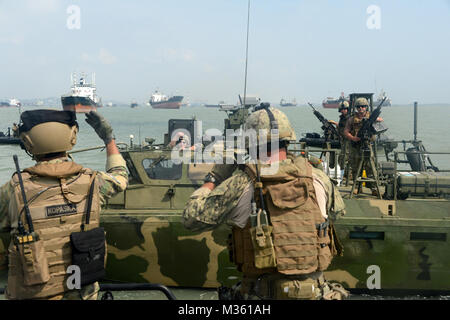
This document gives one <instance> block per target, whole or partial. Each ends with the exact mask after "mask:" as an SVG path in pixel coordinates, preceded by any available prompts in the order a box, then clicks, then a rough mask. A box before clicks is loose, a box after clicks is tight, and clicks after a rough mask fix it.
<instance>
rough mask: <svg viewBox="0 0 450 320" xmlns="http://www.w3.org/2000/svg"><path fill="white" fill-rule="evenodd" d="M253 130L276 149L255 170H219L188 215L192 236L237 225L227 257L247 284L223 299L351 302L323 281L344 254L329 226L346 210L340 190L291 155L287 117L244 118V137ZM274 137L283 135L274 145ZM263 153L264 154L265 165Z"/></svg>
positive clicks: (270, 111)
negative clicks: (334, 259)
mask: <svg viewBox="0 0 450 320" xmlns="http://www.w3.org/2000/svg"><path fill="white" fill-rule="evenodd" d="M271 129H275V130H277V131H271ZM250 130H254V131H257V132H259V133H258V134H259V138H261V136H263V135H264V134H266V133H267V139H266V141H268V142H270V144H271V145H270V146H266V147H267V149H264V148H261V147H262V146H260V148H259V152H258V160H257V161H256V163H254V164H245V165H227V164H215V165H214V167H213V169H212V170H211V172H210V173H209V174H208V175H207V176H206V178H205V183H204V184H203V186H202V187H201V188H199V189H197V190H196V191H195V192H194V193H193V194H192V195H191V197H190V199H189V201H188V202H187V204H186V206H185V208H184V212H183V222H184V225H185V227H186V228H188V229H191V230H196V231H197V230H198V231H203V230H209V229H213V228H215V227H216V226H218V225H219V224H220V223H222V222H226V223H228V224H230V225H231V226H232V237H231V240H230V243H229V250H230V257H231V258H232V261H233V262H234V263H235V264H236V265H237V267H238V270H239V271H241V272H242V273H243V279H242V282H241V283H240V284H239V285H238V286H235V287H234V288H233V289H231V290H219V293H220V295H221V298H230V299H258V298H260V299H341V298H343V297H345V296H347V295H348V293H347V291H346V290H345V289H343V288H342V286H340V285H338V284H330V283H328V282H327V281H325V279H324V277H323V271H324V270H326V269H327V267H328V265H329V264H330V262H331V260H332V257H333V255H336V254H337V250H339V249H340V248H337V247H338V246H337V245H336V241H337V238H336V237H335V233H334V229H333V226H332V224H331V222H330V220H331V218H332V217H335V216H336V214H343V213H344V212H345V210H344V203H343V200H342V198H341V196H340V194H339V191H338V190H337V188H336V187H335V186H334V184H333V183H332V182H331V180H330V179H329V178H328V176H327V175H326V174H325V173H324V172H323V171H322V170H319V169H316V168H314V167H313V166H312V165H311V164H310V163H309V162H308V159H307V158H305V157H295V156H294V155H292V154H290V153H288V152H287V146H288V144H289V141H291V140H296V137H295V132H294V130H293V129H292V127H291V124H290V123H289V120H288V118H287V116H286V115H285V114H284V113H283V112H281V111H280V110H278V109H275V108H271V107H269V106H268V104H264V106H263V108H262V109H259V110H257V111H254V112H253V113H252V114H251V115H250V116H249V117H248V118H247V120H246V122H245V124H244V132H247V131H250ZM269 132H270V133H269ZM272 132H278V136H277V137H276V138H277V139H276V140H275V139H274V137H273V136H271V135H272ZM259 141H261V139H259ZM273 144H275V146H274V145H273ZM251 145H252V142H249V144H248V145H247V146H251ZM253 145H257V142H256V141H255V142H254V143H253ZM262 149H264V150H267V157H266V158H265V159H263V157H262V153H261V150H262ZM272 165H277V168H278V170H276V172H270V170H269V171H267V169H269V167H270V166H272ZM264 172H265V173H264ZM268 172H270V173H268ZM222 289H223V288H222Z"/></svg>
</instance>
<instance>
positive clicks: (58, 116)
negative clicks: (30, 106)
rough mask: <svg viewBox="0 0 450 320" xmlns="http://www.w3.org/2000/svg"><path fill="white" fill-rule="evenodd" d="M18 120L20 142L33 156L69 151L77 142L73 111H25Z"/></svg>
mask: <svg viewBox="0 0 450 320" xmlns="http://www.w3.org/2000/svg"><path fill="white" fill-rule="evenodd" d="M20 120H21V124H20V127H19V137H20V140H21V141H22V143H23V147H24V149H25V150H26V151H27V152H29V153H31V154H32V155H33V156H40V155H45V154H51V153H59V152H65V151H69V150H71V149H72V148H73V146H74V145H75V144H76V142H77V132H78V123H77V121H76V114H75V112H73V111H57V110H32V111H25V112H23V113H22V114H21V116H20Z"/></svg>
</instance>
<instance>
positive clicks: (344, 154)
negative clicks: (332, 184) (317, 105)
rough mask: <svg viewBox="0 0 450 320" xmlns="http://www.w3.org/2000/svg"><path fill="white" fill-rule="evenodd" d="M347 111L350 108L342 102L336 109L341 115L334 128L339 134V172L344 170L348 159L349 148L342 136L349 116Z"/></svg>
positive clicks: (345, 102)
mask: <svg viewBox="0 0 450 320" xmlns="http://www.w3.org/2000/svg"><path fill="white" fill-rule="evenodd" d="M349 109H350V107H349V104H348V102H347V101H343V102H342V103H341V105H340V106H339V109H338V111H339V112H340V113H341V115H340V116H339V123H337V125H336V126H337V131H338V133H339V139H340V142H341V153H340V154H339V158H338V164H339V166H340V167H341V171H342V170H344V167H345V165H346V162H347V159H348V158H349V146H348V143H347V142H348V140H347V139H346V138H345V135H344V129H345V124H346V123H347V120H348V118H349V116H350V114H349Z"/></svg>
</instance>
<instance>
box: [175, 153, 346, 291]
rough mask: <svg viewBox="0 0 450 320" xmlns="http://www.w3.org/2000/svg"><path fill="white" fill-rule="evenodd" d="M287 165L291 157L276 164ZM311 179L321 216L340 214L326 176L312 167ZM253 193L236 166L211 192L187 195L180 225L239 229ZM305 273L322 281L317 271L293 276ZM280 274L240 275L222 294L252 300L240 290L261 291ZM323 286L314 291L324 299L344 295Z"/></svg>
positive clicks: (341, 210) (340, 207)
mask: <svg viewBox="0 0 450 320" xmlns="http://www.w3.org/2000/svg"><path fill="white" fill-rule="evenodd" d="M290 164H292V159H290V158H288V159H286V160H283V161H281V162H280V167H282V166H284V165H290ZM313 180H314V181H313V185H314V189H315V192H316V196H317V202H318V205H319V208H320V211H321V213H322V215H323V216H324V217H325V218H328V216H329V215H328V213H330V219H331V220H333V218H335V214H337V213H342V214H343V213H344V212H345V210H344V207H345V205H344V203H343V200H342V198H341V196H340V194H339V192H338V191H337V189H336V187H335V186H334V184H333V183H331V181H330V179H329V178H328V176H326V174H325V173H324V172H323V171H322V170H320V169H316V168H313ZM253 193H254V187H253V182H252V181H251V178H250V177H249V176H248V175H247V173H245V172H244V171H242V170H240V169H236V170H235V171H234V172H233V174H232V176H231V177H230V178H228V179H226V180H225V181H223V182H222V183H221V184H219V185H218V186H217V187H216V188H215V189H214V190H212V191H211V190H210V189H208V188H203V187H202V188H199V189H197V190H196V191H195V192H194V193H193V194H192V195H191V197H190V199H189V201H188V202H187V204H186V206H185V209H184V212H183V222H184V225H185V227H186V228H188V229H191V230H197V231H204V230H209V229H212V228H214V227H216V226H217V225H218V224H220V223H222V222H226V223H228V224H229V225H231V226H235V227H238V228H241V229H243V228H244V227H245V226H246V225H247V223H248V220H249V215H250V212H251V199H252V195H253ZM309 276H314V277H316V278H314V279H316V280H318V279H319V278H320V279H321V280H320V281H324V279H323V276H322V273H321V272H316V273H314V274H310V275H299V276H297V277H298V279H307V278H308V277H309ZM283 277H285V276H284V275H281V274H279V273H275V274H272V275H271V276H269V277H267V278H266V279H265V280H267V281H259V280H258V279H255V278H253V277H249V276H247V275H245V274H244V278H243V280H242V283H241V284H240V286H237V287H235V288H234V289H232V290H231V291H227V293H226V294H224V295H223V296H222V297H226V296H227V295H230V296H229V297H230V298H231V299H256V298H259V296H258V295H253V294H247V293H245V294H244V295H241V293H242V292H250V290H249V289H248V288H253V287H254V286H255V283H258V284H259V285H261V287H260V288H261V289H262V290H266V289H267V288H268V287H269V285H268V283H269V282H272V281H275V279H278V278H283ZM322 283H323V282H322ZM327 285H328V286H327ZM327 285H324V287H325V288H327V289H325V290H324V291H323V292H322V293H317V294H318V295H319V294H322V297H324V295H326V294H327V293H328V298H332V296H333V295H335V294H336V293H335V292H336V290H341V293H342V296H346V295H347V293H346V291H345V290H344V289H343V288H342V287H339V286H338V285H332V284H327ZM331 288H333V289H331ZM266 292H267V291H266ZM334 297H335V296H334Z"/></svg>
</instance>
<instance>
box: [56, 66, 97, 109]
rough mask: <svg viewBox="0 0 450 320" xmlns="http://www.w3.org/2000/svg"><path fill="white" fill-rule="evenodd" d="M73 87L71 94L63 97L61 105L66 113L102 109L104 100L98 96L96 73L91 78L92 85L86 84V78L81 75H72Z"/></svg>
mask: <svg viewBox="0 0 450 320" xmlns="http://www.w3.org/2000/svg"><path fill="white" fill-rule="evenodd" d="M71 82H72V86H71V88H70V92H69V93H67V94H65V95H63V96H61V103H62V106H63V109H64V110H65V111H75V112H89V111H92V110H97V108H100V107H102V100H101V99H100V98H99V97H98V96H97V93H96V91H97V89H96V87H95V73H94V74H92V76H91V83H88V82H86V76H85V75H84V74H83V73H81V75H80V78H79V79H78V78H77V76H76V74H75V73H73V74H72V75H71Z"/></svg>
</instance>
